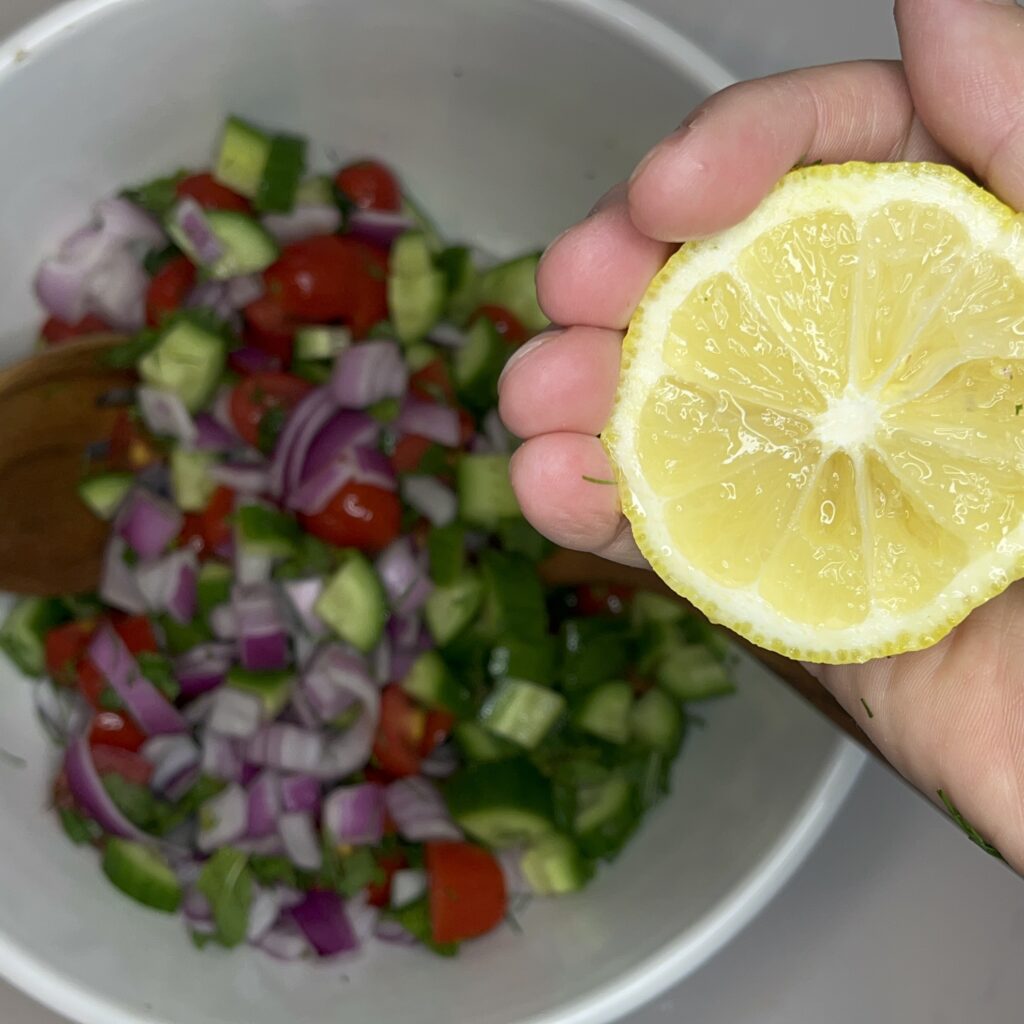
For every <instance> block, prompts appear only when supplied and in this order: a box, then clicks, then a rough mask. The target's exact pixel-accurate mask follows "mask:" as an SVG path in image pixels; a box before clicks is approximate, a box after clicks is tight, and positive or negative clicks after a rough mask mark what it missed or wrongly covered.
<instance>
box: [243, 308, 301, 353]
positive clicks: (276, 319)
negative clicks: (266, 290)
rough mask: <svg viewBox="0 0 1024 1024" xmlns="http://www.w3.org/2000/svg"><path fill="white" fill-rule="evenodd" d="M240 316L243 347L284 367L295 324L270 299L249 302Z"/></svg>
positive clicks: (291, 345)
mask: <svg viewBox="0 0 1024 1024" xmlns="http://www.w3.org/2000/svg"><path fill="white" fill-rule="evenodd" d="M243 313H244V316H245V341H246V344H247V345H251V346H252V347H253V348H258V349H259V350H260V351H261V352H266V353H267V355H271V356H274V357H275V358H276V359H279V360H280V361H281V365H282V366H288V365H289V364H290V363H291V361H292V348H293V347H294V345H295V332H296V331H297V330H298V328H299V325H298V324H297V323H296V322H295V321H294V320H293V319H292V318H291V317H290V316H288V314H287V313H286V312H285V311H284V308H283V307H282V306H281V304H280V303H279V302H277V301H275V300H274V299H271V298H266V297H264V298H262V299H257V300H256V301H255V302H250V303H249V305H248V306H246V307H245V310H244V311H243Z"/></svg>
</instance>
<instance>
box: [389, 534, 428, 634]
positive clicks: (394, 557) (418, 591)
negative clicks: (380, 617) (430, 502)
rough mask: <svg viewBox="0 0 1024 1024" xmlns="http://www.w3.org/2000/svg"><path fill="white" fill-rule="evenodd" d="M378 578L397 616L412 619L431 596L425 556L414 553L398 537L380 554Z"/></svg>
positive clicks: (408, 540) (407, 542) (406, 541)
mask: <svg viewBox="0 0 1024 1024" xmlns="http://www.w3.org/2000/svg"><path fill="white" fill-rule="evenodd" d="M377 575H378V576H380V579H381V582H382V583H383V584H384V590H385V592H386V593H387V595H388V600H389V601H390V603H391V607H392V609H393V610H394V612H395V614H396V615H411V614H413V613H414V612H417V611H419V609H420V608H422V607H423V605H424V604H426V601H427V598H428V597H430V595H431V593H432V592H433V589H434V585H433V583H432V582H431V581H430V577H429V575H428V569H427V560H426V557H425V552H422V551H416V550H415V548H414V547H413V542H412V539H411V538H410V537H400V538H399V539H398V540H396V541H393V542H392V543H391V544H390V545H388V547H387V548H385V549H384V551H383V552H381V554H380V557H379V558H378V559H377Z"/></svg>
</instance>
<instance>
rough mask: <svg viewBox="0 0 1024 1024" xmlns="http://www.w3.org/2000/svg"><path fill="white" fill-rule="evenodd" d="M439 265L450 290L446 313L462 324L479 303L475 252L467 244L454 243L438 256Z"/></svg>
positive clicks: (453, 320)
mask: <svg viewBox="0 0 1024 1024" xmlns="http://www.w3.org/2000/svg"><path fill="white" fill-rule="evenodd" d="M437 265H438V267H439V268H440V269H441V272H442V273H443V274H444V278H445V285H446V287H447V290H448V307H447V313H446V315H447V316H448V318H449V319H450V320H451V321H452V322H453V323H456V324H459V325H460V326H461V325H462V324H465V323H466V321H467V320H469V317H470V315H471V314H472V312H473V310H475V309H476V307H477V306H478V305H479V303H478V302H477V298H476V296H477V289H478V287H479V283H480V277H479V275H478V274H477V271H476V267H475V266H474V265H473V253H472V252H471V250H470V249H469V248H468V247H467V246H465V245H452V246H449V247H448V248H447V249H445V250H444V252H442V253H441V255H440V256H438V258H437Z"/></svg>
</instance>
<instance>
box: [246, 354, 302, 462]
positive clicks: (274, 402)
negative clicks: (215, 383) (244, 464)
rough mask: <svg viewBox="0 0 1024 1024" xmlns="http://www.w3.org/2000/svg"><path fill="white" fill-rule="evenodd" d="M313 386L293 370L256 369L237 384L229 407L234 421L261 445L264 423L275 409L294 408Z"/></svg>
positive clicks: (254, 442)
mask: <svg viewBox="0 0 1024 1024" xmlns="http://www.w3.org/2000/svg"><path fill="white" fill-rule="evenodd" d="M312 390H313V385H312V384H310V382H309V381H308V380H303V379H302V378H301V377H293V376H292V375H291V374H290V373H276V372H274V371H268V372H264V373H254V374H253V375H252V376H251V377H246V378H245V379H244V380H242V381H240V382H239V383H238V384H236V385H235V387H234V389H233V390H232V392H231V399H230V403H229V408H230V410H231V422H232V423H234V425H235V429H236V430H237V431H238V433H239V434H241V435H242V437H243V439H244V440H245V441H247V442H248V443H249V444H251V445H252V446H253V447H254V448H258V447H259V446H260V424H261V423H262V422H263V417H264V416H266V415H267V413H268V412H270V411H271V410H276V409H280V410H282V411H283V412H284V413H285V414H287V413H289V412H291V411H292V409H294V408H295V406H297V405H298V404H299V402H301V401H302V399H303V398H305V397H306V395H308V394H309V393H310V391H312Z"/></svg>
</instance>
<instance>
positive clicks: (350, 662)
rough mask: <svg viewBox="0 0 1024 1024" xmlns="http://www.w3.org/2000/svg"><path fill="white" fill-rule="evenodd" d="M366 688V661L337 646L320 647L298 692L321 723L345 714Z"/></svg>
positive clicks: (368, 680) (352, 652) (353, 652)
mask: <svg viewBox="0 0 1024 1024" xmlns="http://www.w3.org/2000/svg"><path fill="white" fill-rule="evenodd" d="M369 686H370V672H369V669H368V668H367V665H366V659H365V658H363V657H362V656H361V655H360V654H357V653H356V652H355V651H352V650H349V649H347V648H345V647H342V646H341V645H340V644H328V645H327V646H325V647H323V648H322V649H321V650H320V652H319V654H317V656H316V658H315V659H314V660H313V662H312V663H311V664H310V666H309V667H308V668H307V669H306V672H305V673H304V675H303V678H302V692H303V694H304V695H305V697H306V700H307V701H308V702H309V705H310V707H312V709H313V710H314V711H315V712H316V713H317V714H318V715H319V716H320V719H321V721H324V722H329V721H331V720H332V719H336V718H338V717H339V716H340V715H342V714H344V713H345V712H346V711H348V710H349V708H351V707H352V705H353V704H354V703H356V701H357V699H358V698H357V694H358V693H360V692H367V688H368V687H369Z"/></svg>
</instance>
